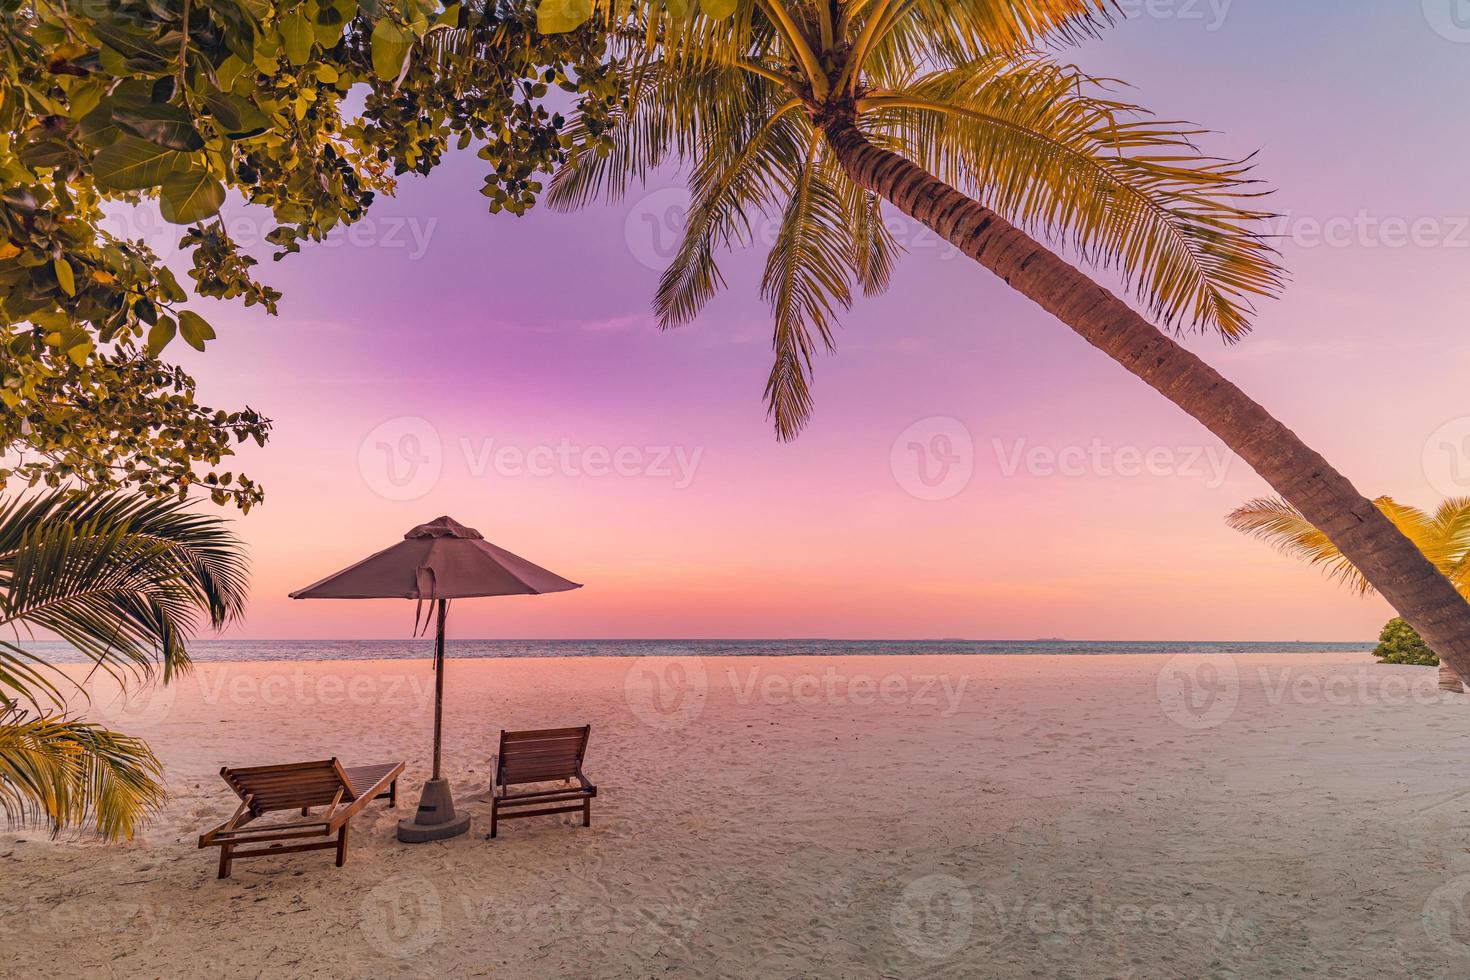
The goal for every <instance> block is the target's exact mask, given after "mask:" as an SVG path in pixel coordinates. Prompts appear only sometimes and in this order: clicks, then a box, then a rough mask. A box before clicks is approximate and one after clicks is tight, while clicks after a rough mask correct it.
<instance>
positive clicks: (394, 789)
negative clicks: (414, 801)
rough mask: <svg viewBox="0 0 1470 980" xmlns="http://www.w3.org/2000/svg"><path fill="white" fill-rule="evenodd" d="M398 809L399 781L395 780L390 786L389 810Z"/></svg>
mask: <svg viewBox="0 0 1470 980" xmlns="http://www.w3.org/2000/svg"><path fill="white" fill-rule="evenodd" d="M397 807H398V780H396V779H395V780H393V782H391V783H389V784H388V809H390V810H393V809H397Z"/></svg>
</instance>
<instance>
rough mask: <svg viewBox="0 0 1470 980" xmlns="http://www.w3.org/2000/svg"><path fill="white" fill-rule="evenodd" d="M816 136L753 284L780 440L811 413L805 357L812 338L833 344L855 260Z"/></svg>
mask: <svg viewBox="0 0 1470 980" xmlns="http://www.w3.org/2000/svg"><path fill="white" fill-rule="evenodd" d="M819 140H820V137H819V134H817V133H813V134H812V142H811V145H810V147H809V151H808V156H807V158H806V160H805V161H804V162H803V164H802V166H801V169H800V172H799V173H798V174H797V176H796V185H795V188H794V190H793V191H792V194H791V200H790V202H789V203H788V204H787V206H786V211H785V213H784V214H783V215H782V217H781V224H780V227H779V229H778V231H777V233H776V243H775V246H774V247H773V248H772V249H771V253H770V255H769V256H768V257H767V260H766V269H765V274H764V276H763V277H762V285H761V296H762V297H763V298H764V299H766V300H767V301H768V302H769V303H770V304H771V313H772V316H773V317H774V319H775V338H774V347H775V353H776V363H775V366H774V367H773V368H772V371H771V375H770V378H769V379H768V381H767V383H766V401H767V404H768V406H769V410H770V414H771V418H772V420H773V421H774V422H775V423H776V432H777V434H778V435H780V437H781V438H782V439H793V438H795V437H796V436H797V435H798V434H799V433H800V432H801V429H802V427H803V426H804V425H805V424H806V422H807V420H808V418H809V417H810V416H811V409H812V398H811V385H810V372H811V367H812V354H813V353H814V351H815V348H816V342H817V339H820V341H821V343H822V344H823V346H825V347H826V349H828V350H831V349H832V348H833V346H834V343H835V341H834V337H833V329H834V328H835V326H836V319H837V315H838V311H839V310H846V309H848V308H849V307H851V306H852V290H851V287H850V283H851V281H852V275H853V270H854V269H855V267H856V266H857V263H858V260H857V256H856V254H855V253H854V250H853V239H852V237H851V235H850V234H849V227H848V223H847V211H846V207H845V204H846V202H845V200H844V196H843V189H842V188H841V187H840V186H839V185H836V184H834V183H833V181H832V173H833V168H831V167H829V166H824V165H823V163H822V160H821V156H822V153H823V149H824V147H823V144H822V143H821V142H820V141H819ZM813 333H815V335H816V336H815V337H814V336H813Z"/></svg>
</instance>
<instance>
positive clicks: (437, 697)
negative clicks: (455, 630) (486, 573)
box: [434, 599, 448, 779]
mask: <svg viewBox="0 0 1470 980" xmlns="http://www.w3.org/2000/svg"><path fill="white" fill-rule="evenodd" d="M447 605H448V603H447V601H446V600H444V599H440V600H439V617H438V618H439V623H438V625H437V626H436V627H435V631H434V778H435V779H438V778H439V745H440V742H441V740H442V738H443V729H444V614H445V607H446V606H447Z"/></svg>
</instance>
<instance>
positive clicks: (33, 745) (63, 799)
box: [0, 710, 165, 840]
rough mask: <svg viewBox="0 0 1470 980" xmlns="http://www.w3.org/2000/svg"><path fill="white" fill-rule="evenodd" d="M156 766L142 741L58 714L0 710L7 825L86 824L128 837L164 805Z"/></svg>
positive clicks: (54, 827) (107, 835) (1, 787)
mask: <svg viewBox="0 0 1470 980" xmlns="http://www.w3.org/2000/svg"><path fill="white" fill-rule="evenodd" d="M162 775H163V770H162V766H161V765H160V763H159V761H158V759H157V757H156V756H154V755H153V753H152V751H150V750H149V748H148V746H147V744H146V743H144V742H142V741H141V740H139V739H136V738H132V737H129V736H127V735H121V734H119V733H117V732H111V731H108V730H107V729H105V728H101V727H99V726H97V725H93V724H89V723H86V722H80V721H73V720H70V719H67V718H64V717H53V716H48V715H42V716H39V717H28V716H26V715H24V714H23V713H21V712H19V711H16V710H8V711H0V809H4V810H5V814H6V817H7V818H8V820H9V822H10V823H11V825H12V826H15V825H18V824H27V823H34V822H44V823H47V824H49V825H50V828H51V832H52V833H53V834H55V833H59V832H60V831H61V830H62V829H63V828H65V827H71V826H82V825H90V826H91V828H92V829H93V830H94V831H95V832H96V833H98V834H99V835H101V836H102V837H103V838H104V839H107V840H116V839H118V838H128V837H132V836H133V834H134V833H135V832H136V830H137V829H138V827H139V826H140V825H141V824H142V823H143V821H144V820H145V819H146V818H147V817H148V816H149V815H150V814H151V813H153V812H154V811H156V810H157V809H158V808H159V807H160V806H162V805H163V801H164V798H165V792H164V788H163V784H162Z"/></svg>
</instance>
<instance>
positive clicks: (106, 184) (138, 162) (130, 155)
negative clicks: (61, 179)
mask: <svg viewBox="0 0 1470 980" xmlns="http://www.w3.org/2000/svg"><path fill="white" fill-rule="evenodd" d="M188 161H189V158H188V157H187V156H185V155H184V154H182V153H180V152H178V151H177V150H170V149H168V148H167V147H164V146H159V145H158V144H157V143H150V142H148V141H147V140H141V139H139V138H138V137H136V136H129V135H124V136H120V137H119V138H118V140H117V142H115V143H113V144H112V145H111V146H104V147H103V148H102V149H101V150H98V151H97V156H96V157H94V158H93V160H92V177H93V179H94V180H96V182H97V185H98V186H99V187H103V188H105V189H107V190H111V191H141V190H147V189H148V188H150V187H157V186H158V185H159V184H161V183H163V180H164V178H165V177H167V176H168V175H169V174H170V173H173V172H174V171H175V170H181V169H183V168H184V167H185V166H186V165H187V164H188Z"/></svg>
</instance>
